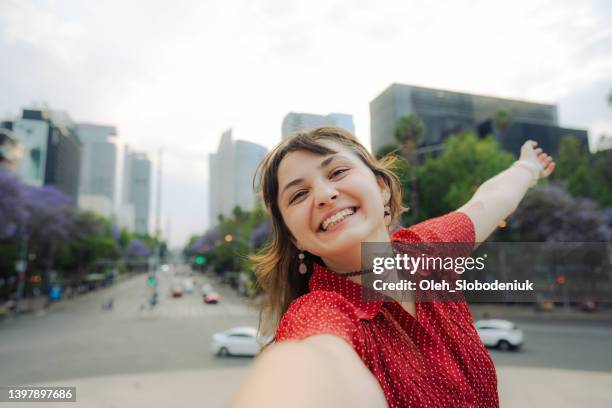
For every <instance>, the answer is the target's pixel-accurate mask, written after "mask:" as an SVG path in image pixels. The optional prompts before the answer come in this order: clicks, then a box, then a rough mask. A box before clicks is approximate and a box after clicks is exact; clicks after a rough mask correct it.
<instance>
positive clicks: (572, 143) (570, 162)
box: [554, 135, 585, 180]
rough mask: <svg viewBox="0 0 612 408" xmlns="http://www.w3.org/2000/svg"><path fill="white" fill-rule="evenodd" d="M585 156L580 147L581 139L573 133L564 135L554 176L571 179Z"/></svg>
mask: <svg viewBox="0 0 612 408" xmlns="http://www.w3.org/2000/svg"><path fill="white" fill-rule="evenodd" d="M584 157H585V154H584V152H583V151H582V149H581V148H580V141H579V140H578V139H577V138H576V137H574V136H571V135H568V136H564V137H563V138H562V139H561V144H560V145H559V157H558V158H557V159H556V160H555V161H556V163H557V167H556V169H555V173H554V178H556V179H561V180H569V179H570V178H571V177H572V175H574V174H575V173H576V171H577V170H578V167H579V166H580V164H581V161H582V159H583V158H584Z"/></svg>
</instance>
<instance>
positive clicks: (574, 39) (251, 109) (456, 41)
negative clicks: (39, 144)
mask: <svg viewBox="0 0 612 408" xmlns="http://www.w3.org/2000/svg"><path fill="white" fill-rule="evenodd" d="M609 9H610V7H608V4H607V2H606V1H605V0H602V1H592V2H586V1H550V0H532V1H506V2H490V1H467V0H466V1H454V0H453V1H437V2H426V1H385V0H383V1H378V2H369V1H365V0H354V1H309V2H304V1H301V2H298V1H287V0H273V1H259V2H257V1H250V0H217V1H204V2H202V1H196V0H193V1H181V0H178V1H173V2H166V1H147V2H144V3H143V2H122V1H105V2H81V1H52V0H48V1H31V2H24V1H14V0H8V1H3V2H1V3H0V55H2V56H3V59H4V63H3V64H2V68H0V70H1V72H2V75H1V76H0V78H1V79H0V81H1V84H2V98H0V113H3V114H4V113H7V114H9V113H13V114H15V113H17V112H18V110H19V109H20V108H21V107H23V106H26V105H29V104H30V103H31V102H33V101H45V102H47V103H48V104H49V105H50V106H51V107H53V108H58V109H65V110H67V111H68V112H70V114H71V116H72V117H73V118H75V119H77V120H79V121H90V122H100V123H110V124H115V125H116V126H118V128H119V131H120V137H121V138H122V140H123V141H124V142H126V143H129V144H130V145H133V146H135V147H137V148H140V149H143V150H146V151H149V152H151V153H154V151H155V149H156V148H157V147H158V146H160V145H165V146H168V151H167V154H166V157H167V163H166V165H165V168H164V170H165V174H166V177H165V178H164V186H165V187H164V191H173V192H174V194H172V195H165V197H164V205H163V207H164V208H165V210H164V212H166V210H167V211H168V212H169V213H170V215H171V216H172V218H173V222H172V241H173V243H175V244H180V243H182V242H183V241H184V239H185V238H186V236H187V234H188V233H189V232H198V231H201V230H202V229H204V228H205V226H206V224H207V222H208V220H207V210H206V206H205V205H204V204H207V199H206V197H205V194H206V193H205V192H204V191H205V189H206V182H207V177H208V176H207V174H206V170H207V165H206V163H205V162H203V161H202V160H199V159H198V157H205V154H206V153H208V152H212V151H214V150H215V149H216V145H217V143H218V140H219V137H220V133H221V131H222V130H224V129H226V128H229V127H232V128H234V130H235V135H236V137H238V138H243V139H247V140H251V141H253V142H256V143H261V144H263V145H265V146H267V147H271V146H273V145H274V144H275V143H276V142H277V141H278V140H279V139H280V125H281V121H282V118H283V116H284V115H285V114H286V113H287V112H288V111H306V112H314V113H328V112H347V113H352V114H353V115H354V117H355V125H356V130H357V134H358V136H359V137H360V138H361V139H362V140H363V141H364V142H365V144H366V145H369V111H368V104H369V102H370V100H372V99H373V98H374V97H375V96H376V95H377V94H379V93H380V92H381V91H382V90H383V89H384V88H385V87H387V86H388V85H389V84H391V83H393V82H400V83H409V84H416V85H422V86H431V87H437V88H448V89H452V90H461V91H467V92H474V93H483V94H491V95H499V96H506V97H513V98H527V99H532V100H537V101H545V102H556V103H559V107H560V119H561V123H562V124H563V125H571V126H575V127H583V128H588V129H589V130H590V131H591V133H593V132H595V134H592V135H591V136H592V139H595V138H596V137H598V136H599V133H601V132H608V133H612V114H611V110H610V109H609V108H608V107H607V106H606V102H605V95H606V92H607V91H608V90H609V89H610V88H611V87H612V28H611V27H612V11H610V10H609ZM173 149H174V150H173ZM173 151H174V153H173ZM182 152H191V153H196V155H195V156H194V155H192V156H185V155H184V154H183V153H182ZM181 155H182V156H181ZM166 185H167V186H166ZM178 186H181V188H182V189H183V190H182V191H181V192H179V191H178ZM186 203H189V208H190V210H189V211H182V210H183V209H185V208H186V207H185V206H186V205H187V204H186Z"/></svg>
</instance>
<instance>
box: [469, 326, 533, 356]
mask: <svg viewBox="0 0 612 408" xmlns="http://www.w3.org/2000/svg"><path fill="white" fill-rule="evenodd" d="M474 326H476V330H477V331H478V335H479V336H480V340H482V342H483V344H484V345H485V346H487V347H497V348H499V349H501V350H515V349H518V348H520V347H521V346H522V345H523V342H524V340H525V339H524V336H523V331H522V330H521V329H519V328H518V327H517V326H516V324H514V323H512V322H510V321H508V320H501V319H487V320H479V321H477V322H476V323H474Z"/></svg>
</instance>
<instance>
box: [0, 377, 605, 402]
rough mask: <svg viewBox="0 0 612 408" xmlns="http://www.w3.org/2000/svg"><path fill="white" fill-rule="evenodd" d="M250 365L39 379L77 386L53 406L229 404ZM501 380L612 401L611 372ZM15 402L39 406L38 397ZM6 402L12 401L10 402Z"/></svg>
mask: <svg viewBox="0 0 612 408" xmlns="http://www.w3.org/2000/svg"><path fill="white" fill-rule="evenodd" d="M247 371H248V369H247V368H222V369H211V370H197V371H179V372H170V373H154V374H132V375H118V376H109V377H98V378H89V379H81V380H67V381H61V382H57V383H53V384H48V383H45V384H40V385H45V386H49V385H57V386H76V387H77V402H76V404H75V403H54V404H53V406H54V407H64V406H65V407H72V408H74V407H87V408H102V407H104V408H114V407H129V408H139V407H143V408H153V407H169V406H179V407H224V406H227V405H228V403H229V401H230V400H231V398H232V395H233V393H234V392H235V391H236V389H237V388H238V386H239V384H240V383H241V381H242V380H243V379H244V378H245V375H246V374H247ZM498 384H499V394H500V404H501V406H502V407H504V408H513V407H541V408H545V407H554V408H566V407H567V408H570V407H572V408H573V407H610V406H612V393H610V385H611V384H612V373H599V372H586V371H574V370H557V369H540V368H520V367H499V368H498ZM14 405H15V406H17V407H20V408H25V407H32V408H37V407H39V406H40V404H37V403H18V404H14ZM2 406H3V407H4V406H7V407H8V405H7V404H6V403H3V404H2Z"/></svg>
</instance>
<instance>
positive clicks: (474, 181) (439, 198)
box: [418, 132, 514, 219]
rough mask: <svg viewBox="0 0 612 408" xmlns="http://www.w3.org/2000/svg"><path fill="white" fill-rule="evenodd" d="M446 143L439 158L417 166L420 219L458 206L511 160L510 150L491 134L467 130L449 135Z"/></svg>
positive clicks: (430, 159) (508, 164) (440, 213)
mask: <svg viewBox="0 0 612 408" xmlns="http://www.w3.org/2000/svg"><path fill="white" fill-rule="evenodd" d="M445 145H446V148H445V149H444V152H443V153H442V155H441V156H440V157H439V158H437V159H434V158H428V159H427V160H426V161H425V164H424V165H423V166H421V167H420V168H419V169H418V175H419V177H418V179H419V191H420V199H421V211H420V214H419V219H427V218H431V217H435V216H438V215H442V214H444V213H447V212H449V211H452V210H455V209H457V208H458V207H460V206H461V205H463V204H465V203H466V202H467V201H468V200H469V199H470V198H471V197H472V195H473V194H474V193H475V192H476V189H477V188H478V187H479V186H480V185H481V184H482V183H483V182H485V181H486V180H488V179H489V178H491V177H493V176H495V175H496V174H498V173H499V172H501V171H502V170H504V169H506V168H508V166H510V164H511V163H512V162H513V161H514V158H513V157H512V155H511V154H510V153H506V152H503V151H502V150H501V149H500V147H499V145H498V144H497V142H496V141H495V140H494V139H493V137H492V136H488V137H486V138H484V139H480V138H478V136H476V134H475V133H473V132H467V133H463V134H459V135H453V136H451V137H449V138H448V139H447V140H446V141H445Z"/></svg>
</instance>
